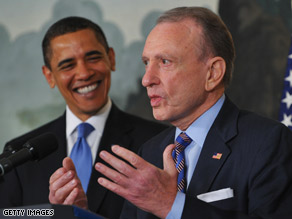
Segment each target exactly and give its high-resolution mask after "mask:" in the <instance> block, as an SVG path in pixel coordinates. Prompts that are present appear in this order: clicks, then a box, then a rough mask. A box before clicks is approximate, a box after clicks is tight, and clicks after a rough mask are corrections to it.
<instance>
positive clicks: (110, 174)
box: [95, 163, 126, 186]
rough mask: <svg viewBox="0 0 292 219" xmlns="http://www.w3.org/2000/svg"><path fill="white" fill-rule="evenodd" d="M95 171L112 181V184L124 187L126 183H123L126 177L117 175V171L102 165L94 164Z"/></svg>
mask: <svg viewBox="0 0 292 219" xmlns="http://www.w3.org/2000/svg"><path fill="white" fill-rule="evenodd" d="M95 169H96V170H97V171H98V172H100V173H102V174H103V175H105V176H106V177H107V178H109V179H110V180H112V181H113V182H115V183H117V184H119V185H121V186H126V183H125V182H126V177H125V176H124V175H123V174H121V173H119V172H118V171H116V170H114V169H111V168H109V167H107V166H106V165H104V164H102V163H96V164H95Z"/></svg>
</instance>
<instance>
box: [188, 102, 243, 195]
mask: <svg viewBox="0 0 292 219" xmlns="http://www.w3.org/2000/svg"><path fill="white" fill-rule="evenodd" d="M238 113H239V110H238V109H237V107H236V106H235V105H234V104H232V103H231V102H230V100H229V99H228V98H227V97H226V100H225V102H224V104H223V106H222V109H221V110H220V112H219V114H218V116H217V118H216V120H215V121H214V124H213V125H212V127H211V129H210V131H209V133H208V135H207V137H206V140H205V143H204V146H203V149H202V151H201V154H200V157H199V160H198V163H197V166H196V168H195V171H194V174H193V176H192V179H191V182H190V185H189V187H188V190H187V193H188V194H190V195H193V196H196V195H198V194H201V193H204V192H208V191H209V189H210V187H211V186H212V183H213V181H214V180H215V178H216V175H217V174H218V173H219V172H220V169H221V168H222V167H223V165H224V163H225V161H226V160H227V159H228V157H229V155H230V153H231V150H230V148H229V146H228V145H227V143H228V141H229V140H230V139H232V138H233V137H234V136H235V135H236V134H237V131H236V130H237V129H236V126H237V117H238ZM217 153H218V155H219V156H220V154H221V157H220V159H216V158H213V155H216V154H217Z"/></svg>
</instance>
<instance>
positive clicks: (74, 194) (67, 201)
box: [63, 188, 78, 205]
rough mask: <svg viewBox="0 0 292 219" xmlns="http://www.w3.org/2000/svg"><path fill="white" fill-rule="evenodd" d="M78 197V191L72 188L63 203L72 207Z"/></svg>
mask: <svg viewBox="0 0 292 219" xmlns="http://www.w3.org/2000/svg"><path fill="white" fill-rule="evenodd" d="M77 196H78V189H77V188H74V189H73V190H72V191H71V192H70V194H69V195H68V196H67V198H66V199H65V201H64V202H63V204H64V205H73V204H74V202H75V200H76V198H77Z"/></svg>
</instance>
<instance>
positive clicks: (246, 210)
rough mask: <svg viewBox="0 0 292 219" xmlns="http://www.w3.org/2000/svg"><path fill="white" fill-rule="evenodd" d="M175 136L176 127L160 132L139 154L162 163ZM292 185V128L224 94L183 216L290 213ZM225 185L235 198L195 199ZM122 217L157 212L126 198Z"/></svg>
mask: <svg viewBox="0 0 292 219" xmlns="http://www.w3.org/2000/svg"><path fill="white" fill-rule="evenodd" d="M174 135H175V128H174V127H171V128H169V129H167V130H165V131H163V132H162V133H161V134H159V135H157V136H156V137H154V138H152V139H151V140H150V141H148V142H146V143H145V144H144V145H143V146H142V150H141V152H140V154H141V156H142V157H143V158H144V159H146V160H147V161H149V162H151V163H153V164H154V165H156V166H158V167H160V168H162V166H163V162H162V153H163V151H164V149H165V147H166V146H167V145H168V144H170V143H173V141H174ZM155 152H156V153H155ZM214 153H222V157H221V159H213V158H212V156H213V154H214ZM291 186H292V133H291V131H290V130H289V129H288V128H287V127H285V126H284V125H282V124H281V123H278V122H276V121H272V120H269V119H266V118H263V117H260V116H258V115H256V114H254V113H250V112H247V111H240V110H239V109H238V108H237V107H236V106H235V105H234V104H233V103H232V102H231V101H230V100H229V99H228V98H226V100H225V103H224V104H223V107H222V109H221V110H220V112H219V114H218V116H217V118H216V120H215V121H214V123H213V125H212V127H211V129H210V131H209V132H208V135H207V137H206V140H205V143H204V146H203V149H202V151H201V154H200V157H199V160H198V163H197V166H196V168H195V171H194V174H193V176H192V179H191V182H190V185H189V187H188V189H187V191H186V201H185V205H184V209H183V214H182V218H208V219H209V218H224V219H226V218H247V217H249V216H256V217H260V218H277V219H278V218H281V219H282V218H292V188H291ZM224 188H231V189H233V190H234V197H233V198H229V199H225V200H220V201H216V202H211V203H206V202H203V201H201V200H199V199H197V195H199V194H202V193H207V192H211V191H217V190H220V189H224ZM122 218H156V217H155V216H153V215H151V214H149V213H146V212H144V211H142V210H139V209H137V208H136V207H134V206H133V205H131V204H130V203H129V202H126V203H125V206H124V209H123V212H122Z"/></svg>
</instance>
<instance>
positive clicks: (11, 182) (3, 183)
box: [0, 104, 167, 218]
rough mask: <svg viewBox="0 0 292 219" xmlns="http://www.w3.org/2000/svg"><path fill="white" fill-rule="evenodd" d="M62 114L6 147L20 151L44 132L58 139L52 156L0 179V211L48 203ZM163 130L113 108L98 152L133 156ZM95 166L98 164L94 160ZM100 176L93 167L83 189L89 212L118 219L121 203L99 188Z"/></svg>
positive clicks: (62, 148) (61, 154) (61, 152)
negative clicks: (114, 149) (119, 150)
mask: <svg viewBox="0 0 292 219" xmlns="http://www.w3.org/2000/svg"><path fill="white" fill-rule="evenodd" d="M65 118H66V117H65V114H64V115H62V116H61V117H59V118H58V119H56V120H54V121H52V122H50V123H48V124H46V125H44V126H42V127H40V128H38V129H36V130H33V131H31V132H29V133H27V134H25V135H23V136H20V137H18V138H16V139H14V140H12V141H10V142H8V143H7V144H6V145H9V144H12V145H14V146H17V145H19V147H21V146H22V145H23V144H24V143H25V142H26V141H27V140H29V139H31V138H34V137H36V136H38V135H40V134H42V133H45V132H52V133H54V134H55V135H56V136H57V138H58V143H59V147H58V149H57V151H56V152H54V153H52V154H50V155H49V156H48V157H45V158H44V159H42V160H40V161H39V162H33V161H30V162H27V163H25V164H23V165H21V166H19V167H17V168H15V170H13V171H12V172H10V173H7V174H6V175H5V176H4V177H2V178H1V179H0V208H7V207H15V206H25V205H34V204H40V203H48V202H49V200H48V196H49V178H50V176H51V175H52V174H53V173H54V172H55V171H56V170H57V169H58V168H60V167H61V166H62V160H63V159H64V158H65V157H66V156H67V152H66V148H67V147H66V145H67V143H66V134H65V133H66V128H65V126H66V121H65V120H66V119H65ZM166 127H167V126H166V125H162V124H158V123H155V122H152V121H147V120H145V119H142V118H139V117H136V116H133V115H130V114H127V113H125V112H122V111H121V110H119V109H118V108H117V107H116V106H115V105H114V104H113V105H112V109H111V111H110V114H109V117H108V119H107V121H106V124H105V128H104V131H103V135H102V138H101V141H100V146H99V149H98V152H97V153H99V152H100V151H101V150H106V151H110V149H111V145H113V144H118V145H121V146H123V147H125V148H127V149H129V150H131V151H134V152H137V151H138V149H139V147H140V146H141V145H142V144H143V143H144V142H146V141H147V140H148V139H150V138H151V137H153V136H154V135H156V134H158V133H159V132H161V131H162V130H163V129H165V128H166ZM96 162H102V163H104V161H102V160H101V159H100V157H99V156H98V154H97V156H96V160H95V162H94V163H96ZM100 176H102V175H101V174H100V173H99V172H97V171H96V170H95V169H94V167H93V169H92V175H91V179H90V182H89V185H88V189H87V198H88V205H89V209H90V210H91V211H93V212H95V213H98V214H100V215H102V216H105V217H107V218H118V217H119V215H120V212H121V209H122V206H123V202H124V200H123V199H122V198H121V197H120V196H118V195H116V194H114V193H112V192H110V191H108V190H107V189H105V188H104V187H102V186H100V185H99V184H98V182H97V179H98V178H99V177H100Z"/></svg>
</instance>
